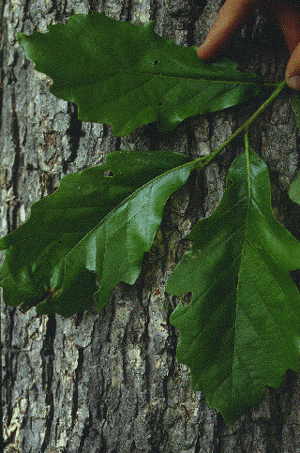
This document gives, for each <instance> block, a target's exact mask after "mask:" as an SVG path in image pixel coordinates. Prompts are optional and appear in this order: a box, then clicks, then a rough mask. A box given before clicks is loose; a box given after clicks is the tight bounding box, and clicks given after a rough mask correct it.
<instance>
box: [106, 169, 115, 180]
mask: <svg viewBox="0 0 300 453" xmlns="http://www.w3.org/2000/svg"><path fill="white" fill-rule="evenodd" d="M104 176H105V177H106V178H112V177H113V176H115V174H114V173H113V172H112V171H110V170H106V171H105V172H104Z"/></svg>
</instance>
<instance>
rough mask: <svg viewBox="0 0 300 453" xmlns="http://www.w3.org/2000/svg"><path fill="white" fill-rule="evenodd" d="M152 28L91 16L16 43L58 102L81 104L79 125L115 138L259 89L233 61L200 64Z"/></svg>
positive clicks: (166, 126) (172, 122) (164, 127)
mask: <svg viewBox="0 0 300 453" xmlns="http://www.w3.org/2000/svg"><path fill="white" fill-rule="evenodd" d="M153 27H154V22H149V23H148V24H145V25H141V26H135V25H132V24H130V23H127V22H117V21H115V20H113V19H110V18H108V17H106V16H104V15H102V14H100V13H97V12H93V13H92V14H91V15H87V16H86V15H82V14H77V15H74V16H72V17H71V18H70V19H69V22H68V23H67V24H66V25H52V26H50V27H49V31H48V33H45V34H42V33H38V32H34V33H33V34H32V35H30V36H26V35H24V34H22V33H20V34H19V35H18V40H19V43H20V44H21V46H22V47H23V49H24V51H25V54H26V56H27V57H28V58H29V59H30V60H32V61H34V62H35V64H36V66H35V68H36V70H37V71H40V72H43V73H45V74H48V75H49V76H50V77H51V78H52V79H53V85H52V87H51V89H50V91H51V92H52V93H53V94H54V95H55V96H57V97H59V98H62V99H65V100H67V101H72V102H75V103H76V104H78V106H79V118H80V119H81V120H82V121H93V122H100V123H109V124H111V125H112V127H113V133H114V134H115V135H117V136H123V135H126V134H129V133H130V132H132V131H134V130H135V129H137V128H138V127H141V126H143V125H145V124H148V123H151V122H154V121H157V126H158V128H159V129H160V130H161V131H163V132H165V131H168V130H171V129H172V128H173V127H175V126H176V125H177V124H178V123H180V122H181V121H182V120H184V119H185V118H188V117H190V116H193V115H196V114H204V113H207V112H215V111H217V110H222V109H224V108H227V107H230V106H233V105H236V104H238V103H240V102H244V101H245V100H247V99H248V98H249V97H250V96H254V95H257V94H258V93H259V92H260V91H261V89H262V88H263V85H262V84H261V83H260V81H259V78H258V77H257V76H255V75H254V74H253V73H251V72H250V71H246V72H240V71H238V70H237V65H236V64H235V63H233V62H231V61H223V62H219V63H204V62H202V61H200V59H199V58H198V57H197V52H196V48H195V47H189V48H182V47H179V46H177V45H176V44H174V43H173V42H172V41H170V40H169V39H166V38H162V37H159V36H158V35H156V34H155V33H154V32H153Z"/></svg>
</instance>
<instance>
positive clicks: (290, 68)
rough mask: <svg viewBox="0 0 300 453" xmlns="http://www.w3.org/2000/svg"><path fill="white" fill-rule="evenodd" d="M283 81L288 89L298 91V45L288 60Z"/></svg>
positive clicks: (299, 48) (299, 65)
mask: <svg viewBox="0 0 300 453" xmlns="http://www.w3.org/2000/svg"><path fill="white" fill-rule="evenodd" d="M285 79H286V82H287V84H288V86H289V87H290V88H292V89H293V90H297V91H299V90H300V44H298V45H297V47H296V48H295V50H294V52H293V53H292V55H291V57H290V59H289V62H288V64H287V67H286V72H285Z"/></svg>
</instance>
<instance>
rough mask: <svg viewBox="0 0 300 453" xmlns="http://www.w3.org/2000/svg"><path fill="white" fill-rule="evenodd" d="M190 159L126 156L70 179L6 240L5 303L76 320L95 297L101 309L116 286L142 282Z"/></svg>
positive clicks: (1, 272) (0, 245)
mask: <svg viewBox="0 0 300 453" xmlns="http://www.w3.org/2000/svg"><path fill="white" fill-rule="evenodd" d="M187 162H188V160H187V158H186V157H184V156H182V155H180V154H177V153H166V152H164V153H162V152H156V153H142V152H125V151H123V152H115V153H111V154H109V155H108V156H107V157H106V162H105V163H104V164H103V165H100V166H98V167H94V168H90V169H88V170H84V171H81V172H78V173H74V174H70V175H68V176H65V177H64V178H63V179H62V181H61V184H60V187H59V188H58V189H57V191H56V192H55V193H54V194H52V195H50V196H48V197H46V198H44V199H42V200H40V201H38V202H37V203H35V204H34V205H33V206H32V208H31V215H30V218H29V219H28V220H27V222H25V223H24V224H23V225H21V226H20V227H19V228H18V229H16V230H15V231H13V232H12V233H11V234H9V235H7V236H5V237H4V238H2V239H1V240H0V250H6V258H5V261H4V263H3V266H2V268H1V269H0V286H2V287H3V295H4V300H5V302H6V303H7V304H10V305H15V306H16V305H21V308H23V309H27V308H29V307H31V306H34V305H37V312H38V313H51V312H57V313H60V314H62V315H63V316H71V315H72V314H74V313H76V312H78V311H79V310H82V309H88V308H89V307H90V304H91V299H92V295H93V293H95V294H94V297H95V300H96V302H97V305H98V308H99V310H101V309H102V308H103V306H104V305H105V304H106V303H107V301H108V299H109V297H110V295H111V292H112V290H113V288H114V287H115V285H116V284H118V283H119V282H121V281H123V282H126V283H128V284H133V283H134V282H135V280H136V279H137V277H138V275H139V273H140V269H141V261H142V259H143V256H144V253H145V252H147V251H148V250H149V249H150V247H151V244H152V242H153V238H154V235H155V233H156V230H157V228H158V227H159V224H160V222H161V218H162V214H163V208H164V205H165V203H166V201H167V199H168V198H169V196H170V195H171V194H172V193H173V192H175V191H176V190H177V189H178V188H179V187H181V186H182V185H183V184H184V183H185V182H186V180H187V178H188V176H189V174H190V172H191V170H192V168H193V166H194V165H193V163H190V164H187V165H183V164H184V163H187ZM178 165H179V166H178ZM174 167H177V168H174ZM95 273H96V274H97V276H98V279H99V288H98V289H97V286H96V282H95V279H96V274H95Z"/></svg>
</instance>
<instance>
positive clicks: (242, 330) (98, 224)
mask: <svg viewBox="0 0 300 453" xmlns="http://www.w3.org/2000/svg"><path fill="white" fill-rule="evenodd" d="M153 27H154V23H153V22H151V23H149V24H145V25H142V26H133V25H132V24H129V23H122V22H116V21H114V20H112V19H109V18H108V17H105V16H103V15H101V14H99V13H93V14H91V15H87V16H85V15H75V16H72V17H71V18H70V20H69V22H68V23H67V24H66V25H54V26H50V27H49V31H48V33H46V34H42V33H38V32H34V33H33V34H32V35H30V36H26V35H24V34H20V35H19V36H18V39H19V42H20V44H21V46H22V47H23V49H24V51H25V54H26V56H27V57H28V58H29V59H31V60H32V61H33V62H34V63H35V68H36V70H37V71H41V72H43V73H46V74H47V75H49V76H50V77H51V78H52V80H53V84H52V86H51V89H50V91H51V92H52V93H53V94H54V95H56V96H58V97H60V98H62V99H65V100H68V101H72V102H75V103H76V104H78V107H79V117H80V119H82V120H83V121H96V122H104V123H109V124H111V126H112V129H113V133H114V134H115V135H118V136H122V135H126V134H129V133H130V132H132V131H134V130H135V129H137V128H139V127H141V126H144V125H146V124H148V123H151V122H155V124H156V126H157V128H158V129H159V130H160V131H161V132H166V131H169V130H171V129H172V128H174V127H175V126H176V125H177V124H178V123H179V122H181V121H183V120H184V119H186V118H188V117H190V116H193V115H196V114H205V113H208V112H215V111H217V110H222V109H224V108H227V107H230V106H233V105H237V104H239V103H241V102H245V101H246V100H248V99H249V98H250V97H252V96H255V95H257V94H259V93H262V92H266V91H267V90H268V89H269V88H270V84H265V83H263V82H262V81H261V80H260V79H259V78H258V77H257V76H256V75H255V74H253V73H252V72H250V71H246V72H240V71H238V69H237V65H236V64H235V63H233V62H231V61H221V62H218V63H212V64H207V63H203V62H201V61H200V60H199V59H198V58H197V55H196V49H195V48H194V47H190V48H187V49H183V48H180V47H179V46H176V45H175V44H174V43H173V42H172V41H170V40H168V39H165V38H161V37H159V36H157V35H156V34H155V33H154V32H153ZM271 86H272V84H271ZM274 87H275V88H276V89H275V91H274V93H273V94H272V95H271V96H270V97H269V98H268V100H267V101H266V102H265V103H264V104H263V105H262V106H261V107H260V109H259V110H258V111H257V112H256V113H255V114H254V115H253V116H252V117H251V118H250V119H249V120H248V121H247V122H246V123H245V124H244V125H243V126H241V127H240V128H239V129H238V130H237V131H236V133H234V134H233V135H232V137H231V138H230V139H229V140H227V141H226V142H225V143H224V144H223V145H222V146H221V147H220V148H218V149H217V150H215V151H214V152H212V153H211V154H210V155H209V156H207V157H206V158H199V159H196V160H194V161H190V160H189V159H187V158H186V157H184V156H182V155H180V154H176V153H172V152H152V153H146V152H142V151H139V152H129V151H118V152H114V153H111V154H109V155H108V156H107V157H106V161H105V163H103V164H102V165H100V166H98V167H94V168H89V169H87V170H84V171H81V172H78V173H74V174H70V175H67V176H65V177H64V178H63V179H62V181H61V185H60V187H59V189H58V190H57V191H56V192H55V193H54V194H52V195H50V196H48V197H46V198H44V199H42V200H40V201H39V202H37V203H35V204H34V205H33V206H32V207H31V215H30V217H29V219H28V220H27V222H25V223H24V224H23V225H21V226H20V227H19V228H17V229H16V230H15V231H13V232H12V233H10V234H8V235H7V236H5V237H3V238H2V239H1V240H0V250H3V251H5V261H4V263H3V266H2V268H1V270H0V284H1V286H2V287H3V294H4V299H5V301H6V303H7V304H9V305H13V306H20V307H21V308H22V309H23V310H27V309H28V308H30V307H32V306H36V310H37V313H53V312H55V313H60V314H61V315H63V316H65V317H68V316H71V315H73V314H74V313H76V312H78V311H79V310H82V309H89V308H90V307H91V304H92V299H94V300H95V302H96V304H97V307H98V309H99V310H101V309H102V308H103V307H104V306H105V304H106V303H107V302H108V301H109V298H110V295H111V293H112V291H113V289H114V287H115V286H116V285H117V284H118V283H119V282H126V283H128V284H133V283H134V282H135V281H136V279H137V278H138V276H139V274H140V271H141V264H142V260H143V257H144V254H145V253H146V252H147V251H149V250H150V248H151V245H152V242H153V240H154V236H155V234H156V231H157V229H158V228H159V225H160V223H161V220H162V216H163V209H164V206H165V203H166V202H167V200H168V198H169V197H170V196H171V195H172V194H173V193H174V192H175V191H176V190H178V189H179V188H180V187H182V186H183V185H184V184H185V183H186V181H187V179H188V178H189V175H190V173H191V171H193V170H194V169H195V168H198V170H200V171H201V170H203V169H205V168H206V167H207V165H208V164H209V163H210V162H211V161H212V160H213V159H214V158H215V157H216V156H217V155H218V153H219V152H220V151H221V150H222V149H223V148H224V147H225V146H226V145H227V144H228V142H230V141H231V140H232V139H233V138H234V137H235V136H236V135H237V134H239V133H241V132H246V134H245V153H244V154H242V155H241V156H238V157H237V158H236V159H235V160H234V162H233V163H232V165H231V168H230V170H229V172H228V176H227V183H226V190H225V192H224V195H223V198H222V200H221V202H220V204H219V206H218V207H217V209H216V210H215V212H214V213H213V214H212V215H211V216H210V217H208V218H205V219H201V220H200V221H199V222H198V223H197V225H196V226H195V227H194V228H193V230H192V232H191V233H190V235H189V239H190V240H191V241H192V248H191V250H190V252H188V253H187V254H186V255H185V256H184V258H183V259H182V260H181V262H180V263H179V265H178V266H177V267H176V268H175V270H174V272H173V273H172V275H171V277H170V278H169V280H168V283H167V288H166V290H167V292H168V293H169V294H172V295H176V296H183V295H184V294H185V293H186V292H190V293H192V299H191V302H190V303H189V305H188V306H184V305H183V304H182V303H181V302H180V303H179V304H178V306H177V307H176V309H175V310H174V312H173V313H172V315H171V318H170V321H171V323H172V325H173V326H175V327H178V328H179V330H180V340H179V345H178V349H177V357H178V360H179V361H180V362H182V363H184V364H187V365H188V366H189V368H190V370H191V386H192V388H193V389H194V390H201V391H203V392H204V394H205V396H206V399H207V402H208V404H209V405H210V406H212V407H216V408H217V409H218V410H219V411H220V412H221V413H222V415H223V416H224V418H225V419H226V420H227V421H228V422H229V423H234V422H235V421H236V420H237V419H238V418H239V417H240V415H241V414H242V413H243V412H244V411H245V410H246V408H247V407H249V406H251V405H252V404H254V403H257V402H259V401H260V400H261V398H262V397H263V395H264V391H265V386H266V385H270V386H273V387H278V386H279V385H280V383H281V381H282V379H283V377H284V374H285V373H286V370H287V369H292V370H295V371H296V370H298V361H299V348H300V295H299V291H298V289H297V287H296V286H295V284H294V283H293V281H292V279H291V277H290V274H289V273H290V271H292V270H296V269H299V268H300V243H299V242H298V241H297V240H296V239H295V238H294V237H293V236H292V235H291V234H290V233H289V232H288V231H287V230H286V229H285V228H284V227H283V226H282V225H281V224H280V223H279V222H278V221H277V220H276V219H275V217H274V215H273V212H272V207H271V192H270V180H269V174H268V169H267V167H266V165H265V164H264V162H263V161H262V160H261V159H260V158H259V157H258V155H257V154H256V153H255V152H254V151H252V150H251V149H250V148H249V144H248V139H247V130H248V128H249V126H250V125H251V123H252V122H253V121H254V120H255V119H256V117H257V116H258V115H259V114H260V113H261V111H262V110H263V109H265V108H266V106H267V105H268V104H269V103H270V102H272V100H273V99H274V98H275V97H276V96H278V94H279V93H280V92H281V90H282V89H283V88H284V82H283V83H280V84H279V85H276V84H274ZM293 103H294V110H295V113H296V117H297V115H298V116H299V109H300V107H299V105H300V101H299V99H298V98H297V97H294V99H293ZM290 197H291V199H292V200H293V201H295V202H296V203H298V204H300V178H299V176H298V178H296V180H295V181H294V183H293V184H292V186H291V190H290Z"/></svg>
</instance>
